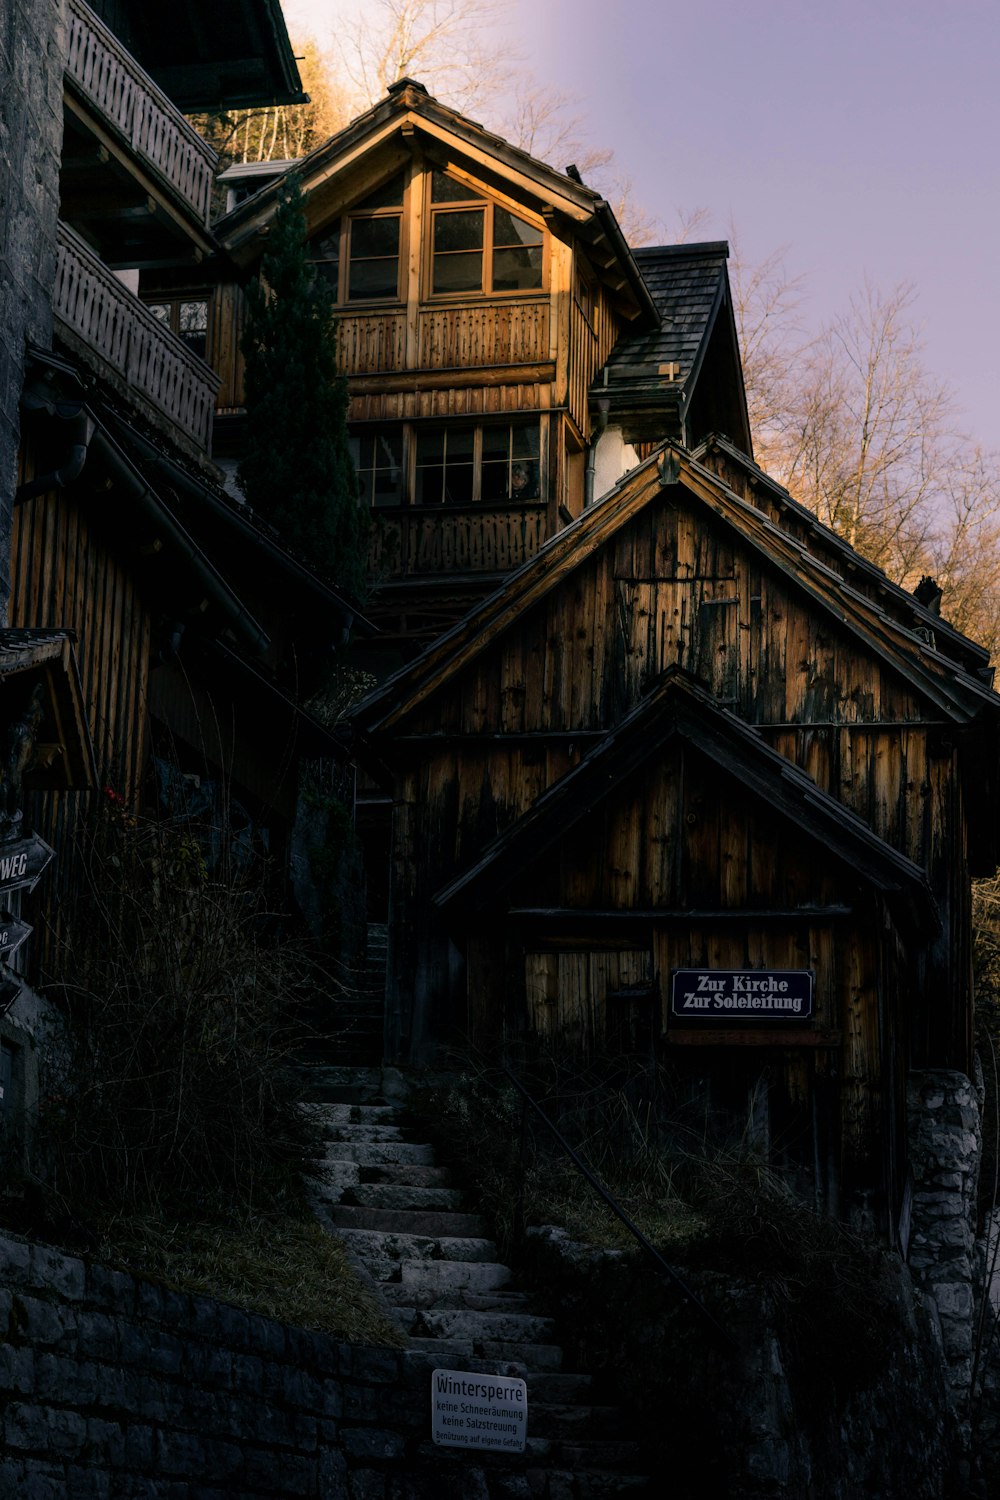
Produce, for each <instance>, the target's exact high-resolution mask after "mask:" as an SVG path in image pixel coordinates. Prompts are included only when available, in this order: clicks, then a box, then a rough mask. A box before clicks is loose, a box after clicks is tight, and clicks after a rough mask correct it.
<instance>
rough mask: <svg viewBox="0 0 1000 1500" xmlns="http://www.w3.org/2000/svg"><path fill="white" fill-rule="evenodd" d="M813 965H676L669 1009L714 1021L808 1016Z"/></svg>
mask: <svg viewBox="0 0 1000 1500" xmlns="http://www.w3.org/2000/svg"><path fill="white" fill-rule="evenodd" d="M814 979H815V976H814V974H813V971H812V970H811V969H675V970H674V971H673V975H672V976H671V986H670V1014H671V1016H673V1017H675V1018H676V1019H677V1020H682V1021H709V1022H711V1023H712V1024H713V1025H715V1026H719V1025H720V1024H721V1025H726V1026H728V1025H730V1024H732V1023H733V1022H744V1021H808V1020H811V1019H812V1014H813V989H814Z"/></svg>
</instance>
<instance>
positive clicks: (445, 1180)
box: [361, 1162, 451, 1187]
mask: <svg viewBox="0 0 1000 1500" xmlns="http://www.w3.org/2000/svg"><path fill="white" fill-rule="evenodd" d="M361 1181H362V1182H363V1183H364V1184H365V1185H366V1186H367V1185H368V1184H370V1183H383V1184H389V1185H392V1186H399V1187H446V1186H448V1184H449V1183H450V1182H451V1173H450V1172H449V1171H448V1168H447V1167H425V1166H414V1165H412V1164H411V1163H410V1162H364V1163H362V1164H361Z"/></svg>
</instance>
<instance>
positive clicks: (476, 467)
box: [351, 412, 548, 515]
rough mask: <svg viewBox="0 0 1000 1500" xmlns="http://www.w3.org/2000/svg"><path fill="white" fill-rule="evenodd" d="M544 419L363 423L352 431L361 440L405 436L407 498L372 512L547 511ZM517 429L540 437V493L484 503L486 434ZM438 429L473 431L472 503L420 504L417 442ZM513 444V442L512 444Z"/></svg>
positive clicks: (509, 417)
mask: <svg viewBox="0 0 1000 1500" xmlns="http://www.w3.org/2000/svg"><path fill="white" fill-rule="evenodd" d="M542 423H543V417H542V414H541V413H537V412H534V413H531V414H528V415H525V416H523V417H522V416H518V415H517V414H516V413H508V414H504V415H501V416H500V417H499V418H498V419H496V420H494V419H492V418H490V417H486V418H478V419H477V420H476V421H475V422H474V423H472V422H463V421H461V420H458V419H456V420H452V421H447V420H445V421H433V422H419V423H414V422H398V423H397V422H371V423H369V422H361V423H358V424H357V426H356V428H354V429H353V430H352V433H351V436H352V437H357V438H360V437H361V436H362V435H363V434H364V433H365V432H371V431H373V430H374V431H378V430H379V429H382V428H387V427H392V428H399V429H401V435H402V455H403V456H402V472H403V498H402V500H401V502H400V503H399V505H375V504H372V505H371V506H370V507H369V509H370V513H371V514H372V515H375V514H385V513H388V512H393V511H416V512H419V513H420V514H423V515H434V514H437V513H441V512H449V513H454V512H456V511H460V510H477V511H502V510H510V509H511V507H519V506H525V507H532V508H537V509H539V510H543V509H544V508H545V506H546V505H547V503H548V501H547V499H546V495H545V489H546V467H545V454H546V451H547V450H546V442H545V434H544V432H543V429H542ZM514 427H532V428H534V429H535V431H536V432H537V435H538V457H537V459H535V460H534V462H535V463H537V466H538V493H537V495H536V496H534V497H533V498H532V499H525V500H518V499H516V498H514V497H513V496H509V497H508V498H507V499H505V500H483V499H482V472H483V470H482V464H483V434H484V432H485V431H486V430H487V429H489V428H503V429H505V430H506V431H507V432H508V433H510V431H511V429H512V428H514ZM434 429H442V430H444V431H446V432H447V431H449V430H451V431H457V430H465V431H469V430H470V429H471V431H472V435H473V442H472V498H471V499H470V500H468V501H465V500H457V501H449V500H419V501H418V500H417V498H416V492H417V438H418V435H419V433H421V432H429V431H432V430H434ZM508 442H509V440H508ZM516 462H517V460H516V459H514V458H513V456H511V457H510V459H509V464H510V466H511V467H513V465H514V464H515V463H516Z"/></svg>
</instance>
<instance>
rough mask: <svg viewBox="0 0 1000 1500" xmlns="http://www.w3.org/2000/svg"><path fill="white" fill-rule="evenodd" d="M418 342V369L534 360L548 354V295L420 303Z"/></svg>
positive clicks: (529, 362)
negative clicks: (524, 299) (543, 296)
mask: <svg viewBox="0 0 1000 1500" xmlns="http://www.w3.org/2000/svg"><path fill="white" fill-rule="evenodd" d="M418 345H419V353H418V356H417V359H418V363H419V365H420V368H421V369H422V370H441V369H467V368H469V367H470V366H476V365H480V366H481V365H517V364H539V363H541V362H543V361H545V360H547V359H548V358H549V302H548V298H547V297H546V298H542V299H539V298H534V299H533V300H532V301H524V302H520V301H516V300H512V299H511V298H506V299H503V300H500V299H497V300H495V301H491V302H484V301H483V300H482V299H481V298H480V299H479V300H477V301H476V302H474V303H466V304H459V305H456V304H453V303H451V304H448V305H447V306H445V305H441V306H440V307H437V306H436V307H428V308H424V309H422V310H421V313H420V332H419V337H418Z"/></svg>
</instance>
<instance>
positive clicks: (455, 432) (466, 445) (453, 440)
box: [446, 427, 476, 463]
mask: <svg viewBox="0 0 1000 1500" xmlns="http://www.w3.org/2000/svg"><path fill="white" fill-rule="evenodd" d="M446 432H447V437H448V447H447V454H448V462H449V463H451V462H452V460H453V459H456V458H471V457H472V450H473V447H474V445H475V440H476V435H475V433H474V432H473V430H472V428H471V427H449V428H447V429H446Z"/></svg>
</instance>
